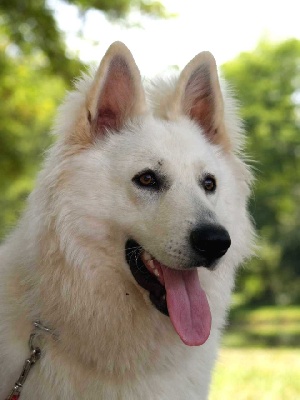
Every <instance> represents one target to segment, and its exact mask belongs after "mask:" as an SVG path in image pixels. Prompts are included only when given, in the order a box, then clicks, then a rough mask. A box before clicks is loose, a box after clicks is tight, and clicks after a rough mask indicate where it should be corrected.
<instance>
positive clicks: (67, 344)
mask: <svg viewBox="0 0 300 400" xmlns="http://www.w3.org/2000/svg"><path fill="white" fill-rule="evenodd" d="M114 51H115V53H118V52H121V53H122V52H123V53H122V54H125V55H124V57H125V58H126V57H127V61H128V60H129V61H128V64H130V68H131V70H132V71H133V72H132V74H133V75H134V76H135V77H134V79H135V82H137V84H136V87H137V89H136V90H140V89H139V83H138V82H139V80H138V75H137V72H135V66H134V64H133V61H132V60H131V58H130V55H128V54H127V53H126V50H124V47H122V46H121V47H120V45H119V48H118V46H117V47H115V50H114ZM100 75H101V74H100ZM100 75H99V76H100ZM97 79H98V78H97ZM99 79H102V80H103V79H106V75H105V76H104V78H103V77H102V75H101V76H100V78H99ZM94 82H95V81H93V78H91V77H89V76H84V77H83V78H82V80H80V81H79V82H78V83H77V90H76V91H75V92H72V93H71V94H69V95H68V97H67V100H66V102H65V103H64V105H63V106H62V107H61V109H60V113H59V116H58V119H57V123H56V128H55V133H57V135H58V138H57V141H56V144H55V145H54V146H53V148H52V149H51V150H50V151H49V154H48V157H47V160H46V162H45V166H44V169H43V170H42V172H41V173H40V175H39V178H38V181H37V185H36V188H35V190H34V191H33V193H32V194H31V195H30V197H29V199H28V206H27V209H26V211H25V213H24V216H23V218H22V219H21V221H20V223H19V225H18V227H17V228H16V229H15V231H14V232H13V233H12V234H11V236H10V237H8V238H7V240H6V241H5V243H4V245H3V246H2V247H1V249H0V398H1V399H2V398H5V396H7V395H8V394H9V391H10V390H11V389H12V387H13V384H14V382H15V381H16V379H17V378H18V376H19V374H20V371H21V368H22V365H23V363H24V361H25V359H26V358H27V357H28V356H29V351H28V347H27V341H28V338H29V335H30V332H31V330H32V322H33V321H34V320H36V319H40V320H41V321H42V322H43V323H44V324H45V325H47V326H49V327H51V328H53V329H55V330H56V331H57V332H58V333H59V341H58V342H55V341H53V340H52V339H51V338H49V337H47V336H43V337H42V338H41V339H40V346H41V348H42V358H41V360H40V361H39V362H38V363H37V364H36V366H35V367H34V368H33V369H32V371H31V373H30V375H29V378H28V380H27V381H26V384H25V385H24V388H23V391H22V396H21V399H22V400H38V399H39V400H41V399H47V400H54V399H60V400H92V399H93V400H95V399H99V400H100V399H101V400H103V399H106V400H117V399H118V400H120V399H122V400H140V399H143V400H167V399H168V400H176V399H178V400H179V399H180V400H196V399H197V400H204V399H207V396H208V390H209V384H210V379H211V372H212V368H213V365H214V363H215V359H216V357H217V349H218V344H219V340H220V334H221V331H222V329H223V326H224V323H225V317H226V310H227V309H228V306H229V303H230V294H231V291H232V288H233V285H234V273H235V270H236V267H237V266H238V265H239V264H240V263H241V262H242V261H243V260H244V259H245V258H246V257H248V256H249V255H250V251H251V242H252V236H253V232H252V227H251V223H250V220H249V217H248V213H247V210H246V206H247V198H248V196H249V184H250V182H251V174H250V172H249V169H248V168H247V167H246V165H245V164H244V162H243V161H242V158H241V157H240V155H239V153H240V147H241V145H240V143H241V131H242V130H241V126H240V121H239V120H238V118H237V117H236V109H235V108H236V107H235V105H234V102H233V100H232V98H231V97H230V96H228V94H226V93H225V92H224V90H223V99H224V104H225V107H224V113H225V114H224V116H223V117H222V115H221V116H220V117H219V116H218V118H221V117H222V123H223V124H224V126H225V130H226V135H227V137H228V138H227V140H228V141H231V148H230V149H229V150H228V148H226V149H225V147H228V146H227V145H226V146H225V145H224V148H223V145H222V143H221V144H219V143H217V144H216V143H211V142H210V140H209V139H208V138H207V137H206V136H205V134H204V132H203V130H202V129H201V127H199V126H198V125H197V124H196V123H195V122H194V121H191V119H190V118H188V116H187V115H184V114H182V115H177V116H176V117H175V118H173V117H172V118H168V117H167V114H168V107H169V103H170V102H171V100H172V97H173V95H174V93H175V89H176V87H177V80H175V79H172V80H170V81H168V82H166V81H164V82H162V81H157V82H156V83H154V84H150V85H148V86H147V106H146V107H145V108H143V107H142V106H141V107H140V108H139V109H138V111H137V107H135V115H134V116H132V118H130V119H128V120H127V121H126V124H124V126H123V127H122V130H121V132H120V133H107V134H106V135H104V137H100V138H96V140H94V141H93V142H91V143H90V145H88V144H86V143H83V142H85V140H84V139H82V141H81V139H77V138H78V137H79V136H80V135H81V134H82V132H83V133H84V132H86V130H87V129H88V128H87V127H88V122H87V119H86V116H85V110H86V107H88V106H87V104H93V106H92V107H95V106H94V104H96V103H95V102H96V100H95V98H94V97H93V99H92V100H91V99H90V98H89V96H92V95H93V96H99V94H98V92H99V90H100V89H101V87H102V86H101V87H100V89H97V90H94V89H91V88H93V85H96V84H95V83H94ZM101 82H102V81H101ZM97 85H98V84H97ZM97 87H98V86H97ZM93 90H94V92H95V93H96V92H97V91H98V92H97V94H96V95H95V94H92V95H91V94H90V93H91V92H93ZM178 90H179V89H178ZM216 90H218V89H216ZM178 96H179V95H178ZM138 98H139V99H138V102H139V105H140V104H141V103H142V102H143V98H142V94H141V95H139V96H138ZM92 109H93V108H92ZM92 114H93V111H92ZM82 135H83V134H82ZM74 138H76V139H74ZM160 160H162V161H163V165H164V168H165V172H166V173H167V174H168V176H169V178H170V180H171V182H172V186H171V189H169V190H168V191H167V193H166V194H164V195H163V196H157V197H156V198H155V199H153V198H152V197H151V195H150V194H149V193H148V194H147V193H146V194H141V192H140V191H139V190H138V189H137V188H136V187H135V186H134V185H133V183H132V177H133V176H134V175H135V174H136V173H137V172H138V171H141V170H143V169H144V168H154V167H155V165H156V164H157V162H158V161H160ZM204 171H206V172H210V173H213V174H215V175H216V177H217V182H218V188H217V192H216V194H215V195H213V196H207V195H205V193H204V191H203V189H202V188H201V187H200V186H199V184H197V179H198V176H199V175H200V174H201V173H203V172H204ZM207 210H209V211H210V212H212V213H213V214H214V215H215V216H216V218H217V220H218V222H219V223H220V224H222V225H223V226H225V227H226V229H227V230H228V232H229V234H230V236H231V240H232V245H231V247H230V249H229V250H228V252H227V253H226V255H225V256H224V257H223V258H222V260H221V261H220V263H219V265H218V268H217V269H216V270H214V271H209V270H207V269H204V268H199V277H200V281H201V284H202V287H203V288H204V290H205V292H206V295H207V297H208V300H209V303H210V307H211V313H212V329H211V334H210V337H209V339H208V340H207V342H206V343H205V344H204V345H202V346H199V347H188V346H186V345H184V344H183V343H182V342H181V340H180V338H179V337H178V335H177V334H176V332H175V330H174V328H173V326H172V324H171V322H170V320H169V318H168V317H166V316H164V315H162V314H161V313H160V312H158V311H157V310H156V309H155V308H154V307H153V305H152V304H151V302H150V300H149V298H148V293H147V292H146V291H145V290H144V289H142V288H141V287H140V286H139V285H138V284H137V283H136V281H135V280H134V278H133V276H132V275H131V272H130V269H129V267H128V265H127V263H126V261H125V258H124V243H125V241H126V239H127V238H128V237H131V236H132V237H135V238H139V241H140V243H142V244H143V246H145V247H147V250H148V251H149V252H150V253H151V254H154V255H155V257H156V258H158V259H159V260H160V261H162V262H163V263H165V264H167V265H176V262H179V261H180V262H181V263H183V264H184V262H185V258H184V252H185V246H186V245H185V242H184V238H185V236H186V232H187V230H188V226H189V225H188V224H191V223H196V222H197V221H199V220H201V218H205V214H206V212H207ZM170 242H172V243H173V245H172V246H173V248H176V249H178V248H180V249H182V253H183V256H182V257H181V258H180V259H178V255H176V254H177V253H175V252H172V250H170V251H166V248H167V247H168V246H167V245H168V244H170Z"/></svg>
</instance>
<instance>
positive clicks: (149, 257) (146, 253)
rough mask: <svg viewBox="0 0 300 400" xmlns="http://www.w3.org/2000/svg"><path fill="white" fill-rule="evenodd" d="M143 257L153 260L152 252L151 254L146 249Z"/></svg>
mask: <svg viewBox="0 0 300 400" xmlns="http://www.w3.org/2000/svg"><path fill="white" fill-rule="evenodd" d="M143 258H144V259H145V260H146V261H150V260H152V257H151V254H149V253H148V252H147V251H144V253H143Z"/></svg>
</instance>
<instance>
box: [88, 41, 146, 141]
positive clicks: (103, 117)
mask: <svg viewBox="0 0 300 400" xmlns="http://www.w3.org/2000/svg"><path fill="white" fill-rule="evenodd" d="M86 109H87V118H88V121H89V123H90V130H91V133H92V135H93V136H99V135H104V134H105V133H106V131H107V130H114V131H118V130H120V129H121V128H122V127H123V126H124V124H125V122H126V121H127V120H128V119H130V118H132V117H134V116H138V115H140V114H142V113H144V112H145V110H146V102H145V94H144V89H143V87H142V82H141V76H140V72H139V69H138V67H137V66H136V63H135V61H134V59H133V57H132V54H131V52H130V51H129V50H128V48H127V47H126V46H125V45H124V44H123V43H121V42H115V43H113V44H112V45H111V46H110V47H109V49H108V50H107V52H106V54H105V56H104V58H103V59H102V61H101V63H100V66H99V68H98V71H97V73H96V76H95V79H94V82H93V84H92V87H91V89H90V91H89V93H88V96H87V102H86Z"/></svg>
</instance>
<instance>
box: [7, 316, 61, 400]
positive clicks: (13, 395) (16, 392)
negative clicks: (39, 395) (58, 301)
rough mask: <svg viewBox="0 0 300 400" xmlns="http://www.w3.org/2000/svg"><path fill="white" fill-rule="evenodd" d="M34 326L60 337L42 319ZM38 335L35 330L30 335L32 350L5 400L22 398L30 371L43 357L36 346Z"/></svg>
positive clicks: (29, 344)
mask: <svg viewBox="0 0 300 400" xmlns="http://www.w3.org/2000/svg"><path fill="white" fill-rule="evenodd" d="M34 327H35V329H38V330H41V331H44V332H46V333H49V334H50V335H51V336H52V337H53V338H54V339H56V340H57V339H58V337H57V335H55V334H54V333H53V331H52V330H51V329H49V328H46V327H45V326H44V325H42V324H41V323H40V321H35V322H34ZM36 336H37V332H33V333H31V335H30V337H29V341H28V346H29V349H30V352H31V354H30V357H29V358H27V360H26V361H25V363H24V366H23V369H22V372H21V375H20V376H19V379H18V380H17V382H16V383H15V386H14V388H13V390H12V391H11V392H10V395H9V396H8V397H7V398H6V399H5V400H18V399H19V398H20V395H21V390H22V388H23V385H24V383H25V382H26V380H27V378H28V375H29V372H30V371H31V369H32V367H33V366H34V364H35V363H36V362H37V361H38V360H39V359H40V358H41V349H40V348H39V347H37V346H34V339H35V338H36Z"/></svg>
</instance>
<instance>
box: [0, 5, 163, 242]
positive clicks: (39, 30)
mask: <svg viewBox="0 0 300 400" xmlns="http://www.w3.org/2000/svg"><path fill="white" fill-rule="evenodd" d="M65 2H67V3H69V4H72V5H75V6H77V7H79V8H80V10H81V12H82V13H85V12H86V11H87V10H89V9H91V8H94V9H96V10H102V11H104V12H105V13H107V14H108V15H109V16H110V17H111V18H119V17H122V18H124V17H126V15H127V13H128V12H129V11H130V10H131V9H132V8H134V9H139V10H140V11H141V12H142V13H147V14H150V15H154V16H159V17H165V16H167V15H166V12H165V9H164V7H163V6H162V5H161V3H159V2H157V1H143V0H135V1H131V0H65ZM82 68H83V65H82V64H81V62H80V60H78V59H77V58H76V57H75V56H74V57H71V56H70V55H69V54H68V50H67V49H66V45H65V42H64V36H63V33H62V32H61V31H60V30H59V28H58V26H57V23H56V20H55V12H54V10H53V9H51V7H50V5H49V3H48V2H47V1H46V0H25V1H19V0H9V1H8V0H1V1H0V101H1V107H0V239H1V238H2V237H3V236H4V235H5V233H7V231H8V230H9V229H10V227H11V226H12V225H13V224H14V223H15V221H16V219H17V216H18V214H19V213H20V211H21V210H22V208H23V205H24V199H25V198H26V197H27V195H28V193H29V192H30V191H31V189H32V186H33V181H34V177H35V175H36V172H37V170H38V168H39V164H40V161H41V159H42V153H43V151H44V150H45V149H46V148H47V147H48V146H49V144H50V143H51V142H52V138H51V135H50V134H49V133H47V132H49V128H50V125H51V122H52V119H53V116H54V113H55V110H56V107H57V104H58V103H59V102H60V101H61V100H62V98H63V95H64V93H65V91H66V89H68V88H69V87H70V82H71V80H72V79H74V77H76V76H77V75H78V74H79V72H80V69H82Z"/></svg>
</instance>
